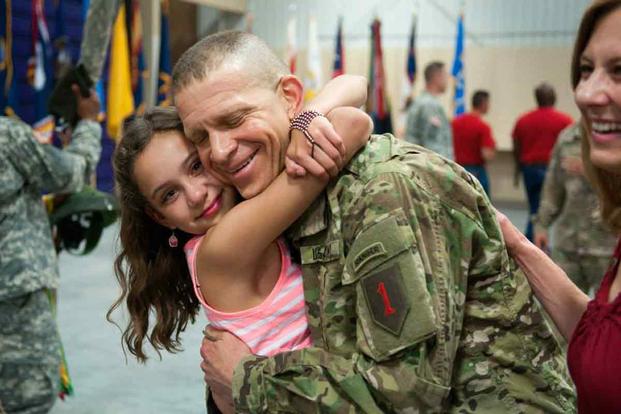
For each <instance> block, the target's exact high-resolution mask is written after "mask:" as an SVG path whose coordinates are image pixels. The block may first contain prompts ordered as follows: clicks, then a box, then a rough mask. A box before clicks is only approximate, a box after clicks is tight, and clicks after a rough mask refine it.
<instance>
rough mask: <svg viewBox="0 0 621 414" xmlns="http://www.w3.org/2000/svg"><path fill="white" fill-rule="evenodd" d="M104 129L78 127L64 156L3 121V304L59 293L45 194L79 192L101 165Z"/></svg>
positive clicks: (0, 293)
mask: <svg viewBox="0 0 621 414" xmlns="http://www.w3.org/2000/svg"><path fill="white" fill-rule="evenodd" d="M100 138H101V127H100V126H99V124H97V123H96V122H93V121H80V122H79V123H78V125H77V126H76V129H75V131H74V132H73V139H72V142H71V144H69V145H68V146H67V147H66V148H65V150H64V151H61V150H59V149H57V148H54V147H53V146H51V145H43V144H39V143H38V142H37V141H36V140H35V138H34V137H33V131H32V129H31V128H30V127H29V126H28V125H26V124H23V123H21V122H19V121H16V120H14V119H10V118H5V117H0V300H6V299H8V298H12V297H16V296H20V295H23V294H25V293H28V292H33V291H35V290H37V289H40V288H43V287H49V288H56V287H58V267H57V262H56V251H55V249H54V245H53V243H52V235H51V232H50V224H49V220H48V217H47V213H46V211H45V207H44V205H43V202H42V201H41V194H42V191H44V190H45V191H49V192H72V191H77V190H79V189H80V188H81V187H82V185H83V184H84V183H85V179H86V177H88V176H90V174H91V172H92V171H93V169H94V167H95V166H96V164H97V161H98V159H99V153H100V150H101V146H100Z"/></svg>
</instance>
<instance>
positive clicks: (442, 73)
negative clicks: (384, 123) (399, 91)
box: [405, 62, 454, 160]
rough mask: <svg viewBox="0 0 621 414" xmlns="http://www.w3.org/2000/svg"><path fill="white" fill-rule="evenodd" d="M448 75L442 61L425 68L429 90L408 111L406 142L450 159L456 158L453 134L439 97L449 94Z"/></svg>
mask: <svg viewBox="0 0 621 414" xmlns="http://www.w3.org/2000/svg"><path fill="white" fill-rule="evenodd" d="M447 84H448V73H447V72H446V69H445V67H444V63H442V62H431V63H430V64H428V65H427V67H425V90H424V91H423V92H422V93H421V94H420V95H419V96H417V97H416V99H414V103H413V104H412V105H411V106H410V108H409V110H408V115H407V120H406V126H405V139H406V141H408V142H411V143H413V144H418V145H422V146H423V147H425V148H429V149H430V150H432V151H435V152H437V153H438V154H440V155H442V156H443V157H445V158H448V159H449V160H452V159H454V155H453V134H452V132H451V124H450V123H449V120H448V118H447V117H446V113H445V112H444V108H442V104H441V103H440V101H439V100H438V96H440V95H442V94H443V93H444V92H446V85H447Z"/></svg>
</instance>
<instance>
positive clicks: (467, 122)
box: [451, 90, 496, 196]
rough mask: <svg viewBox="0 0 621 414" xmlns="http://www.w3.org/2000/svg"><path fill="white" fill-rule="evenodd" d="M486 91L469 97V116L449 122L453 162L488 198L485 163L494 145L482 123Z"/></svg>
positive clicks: (491, 154)
mask: <svg viewBox="0 0 621 414" xmlns="http://www.w3.org/2000/svg"><path fill="white" fill-rule="evenodd" d="M489 103H490V96H489V92H488V91H484V90H478V91H476V92H475V93H474V94H473V95H472V112H470V113H467V114H463V115H460V116H458V117H456V118H455V119H453V122H452V123H451V126H452V128H453V144H454V148H455V161H457V163H458V164H460V165H461V166H462V167H464V168H465V169H466V171H468V172H469V173H470V174H472V175H474V176H475V177H476V178H477V180H479V182H480V183H481V186H483V189H484V190H485V192H486V193H487V195H488V196H489V195H490V188H489V177H488V175H487V170H486V169H485V163H486V162H487V161H491V160H492V159H493V158H494V156H495V155H496V142H495V141H494V136H493V135H492V129H491V128H490V126H489V125H488V124H487V122H485V121H484V120H483V116H484V115H486V114H487V112H488V111H489Z"/></svg>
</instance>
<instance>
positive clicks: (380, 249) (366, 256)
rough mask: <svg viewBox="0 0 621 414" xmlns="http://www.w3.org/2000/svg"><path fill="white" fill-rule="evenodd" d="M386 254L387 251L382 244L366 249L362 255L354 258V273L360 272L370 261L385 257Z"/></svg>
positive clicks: (372, 245)
mask: <svg viewBox="0 0 621 414" xmlns="http://www.w3.org/2000/svg"><path fill="white" fill-rule="evenodd" d="M385 254H386V249H385V248H384V245H383V244H382V242H375V243H372V244H370V245H369V246H367V247H365V248H364V249H363V250H362V251H361V252H360V253H358V254H357V255H356V257H354V271H356V272H357V271H358V269H360V268H361V267H362V265H364V264H365V263H366V262H368V261H369V260H371V259H373V258H374V257H378V256H383V255H385Z"/></svg>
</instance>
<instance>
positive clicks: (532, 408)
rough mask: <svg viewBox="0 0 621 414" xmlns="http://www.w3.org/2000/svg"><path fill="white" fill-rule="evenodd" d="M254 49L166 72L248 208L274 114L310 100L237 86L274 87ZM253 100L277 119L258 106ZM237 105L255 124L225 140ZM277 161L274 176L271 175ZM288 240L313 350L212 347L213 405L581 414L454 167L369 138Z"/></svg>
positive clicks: (492, 229)
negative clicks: (268, 353) (260, 81)
mask: <svg viewBox="0 0 621 414" xmlns="http://www.w3.org/2000/svg"><path fill="white" fill-rule="evenodd" d="M257 42H260V41H259V40H257V39H256V37H254V36H252V35H250V34H243V33H239V32H229V33H223V34H217V35H212V36H208V37H207V38H205V39H203V40H201V41H200V42H199V43H198V44H197V45H195V46H194V47H193V48H191V49H189V50H188V51H187V52H186V54H185V55H184V56H183V57H182V58H181V59H180V60H179V63H178V64H177V67H176V68H175V70H174V73H173V82H174V88H175V99H176V104H177V106H178V109H179V112H180V115H181V118H182V119H183V120H184V121H185V122H187V124H186V125H185V127H186V129H188V131H189V132H190V134H189V137H190V138H191V139H194V140H195V142H196V143H197V145H198V150H199V153H200V154H201V158H202V159H203V162H206V163H207V164H208V165H210V167H211V169H212V171H213V172H214V173H217V174H219V175H221V176H222V177H223V179H227V180H229V181H230V182H231V183H232V184H233V185H235V186H236V187H237V188H238V190H239V191H240V193H241V194H242V196H246V197H249V196H254V195H256V193H257V191H258V192H260V191H261V190H263V189H264V188H265V185H266V184H265V181H262V180H264V178H265V177H264V175H262V174H263V173H264V172H265V171H272V167H274V165H277V166H279V167H280V169H282V167H283V165H282V155H283V152H284V148H286V143H287V139H288V138H287V134H286V131H287V124H286V123H287V116H286V115H285V116H284V117H283V116H281V115H279V114H281V113H286V114H289V116H291V114H292V112H291V111H292V109H291V108H297V109H299V108H300V106H301V104H300V101H301V96H302V91H301V86H300V84H299V83H298V84H297V85H298V88H299V89H300V90H298V91H297V92H295V93H294V92H292V90H293V89H294V88H295V87H294V86H292V85H294V84H295V82H292V81H291V77H290V75H289V76H287V75H286V73H285V74H281V75H280V76H282V77H281V78H280V81H278V82H274V83H269V84H270V85H273V84H278V87H277V88H276V90H274V89H273V88H269V89H268V88H265V89H263V90H259V91H257V90H256V89H252V88H250V91H249V92H246V91H245V90H242V89H237V88H239V86H236V85H237V83H235V82H238V81H239V79H244V78H249V77H250V78H251V79H257V78H259V76H260V75H266V76H267V75H268V74H267V72H268V70H269V69H268V68H267V67H266V66H269V65H267V64H262V65H261V66H260V67H259V68H257V66H253V64H252V63H244V60H243V59H244V56H245V55H241V54H239V53H241V52H238V54H237V55H235V52H236V51H239V50H252V51H253V55H252V56H253V59H255V58H257V55H258V54H264V53H266V52H265V51H264V50H263V49H262V48H263V46H261V47H260V46H258V45H257ZM222 44H224V45H226V48H225V50H226V52H225V53H224V54H223V53H222V47H221V46H222ZM248 44H250V45H251V46H246V45H248ZM244 47H247V49H244ZM265 48H266V47H265ZM210 56H211V57H214V59H215V62H218V63H214V61H209V59H210ZM269 58H270V59H277V58H276V57H273V58H271V57H269ZM227 59H228V61H229V62H234V64H233V65H229V64H227ZM261 59H263V60H262V63H265V62H266V59H268V57H266V56H261ZM240 62H241V63H240ZM199 65H203V66H204V67H205V68H206V70H205V77H203V78H200V76H201V75H200V74H199V73H200V71H197V70H196V68H197V67H200V66H199ZM263 67H265V71H266V73H261V74H259V73H254V72H252V71H251V72H250V75H249V74H248V73H246V72H245V71H248V70H252V69H250V68H254V69H255V70H262V69H261V68H263ZM192 68H193V69H194V70H192ZM207 68H209V69H210V70H212V71H211V72H209V71H208V69H207ZM266 82H267V81H266ZM270 82H271V79H270ZM268 91H269V92H268ZM246 93H248V94H254V95H252V96H255V97H261V98H260V99H261V101H262V102H266V101H269V100H270V99H272V100H273V99H276V102H280V103H279V104H278V105H282V107H280V108H276V107H274V108H272V107H270V110H266V109H265V108H264V107H263V106H262V105H264V104H263V103H257V104H256V107H254V106H252V105H250V103H249V102H248V101H247V98H248V97H247V96H246ZM268 93H269V94H273V96H272V98H270V97H268V96H267V94H268ZM202 96H205V97H206V99H203V100H202V99H199V98H200V97H202ZM296 97H297V98H296ZM279 98H281V99H280V100H279ZM212 100H213V101H212ZM214 102H217V105H215V104H214ZM272 102H273V101H272ZM239 103H243V104H244V105H246V107H244V108H245V109H244V111H246V112H245V113H246V115H244V116H243V117H242V119H241V120H239V119H238V118H235V119H236V121H235V124H234V125H231V124H229V123H227V122H228V121H226V120H227V119H228V117H229V116H230V115H227V114H228V113H229V111H236V109H235V108H238V107H239ZM203 105H204V106H203ZM248 105H250V107H247V106H248ZM274 105H276V104H274ZM212 111H213V112H212ZM270 117H272V118H270ZM248 118H249V119H250V120H247V119H248ZM217 119H223V120H224V121H216V120H217ZM268 121H269V122H271V123H272V124H271V125H266V123H267V122H268ZM219 122H224V123H225V124H226V125H224V124H223V125H221V124H220V123H219ZM283 123H284V125H283ZM201 128H204V129H201ZM273 131H284V133H283V132H280V133H278V135H274V134H275V133H274V132H273ZM207 136H208V138H206V137H207ZM260 136H267V137H268V138H266V139H264V140H263V141H260V138H256V137H260ZM259 142H260V143H259ZM248 146H251V147H252V148H253V151H254V150H255V149H256V152H255V153H254V155H252V158H251V160H250V161H246V162H245V163H243V164H242V165H250V166H251V167H250V169H249V170H247V171H250V172H247V171H246V172H244V170H243V169H242V170H241V171H242V172H241V173H238V170H239V169H234V166H235V165H239V163H240V156H239V155H238V152H239V151H242V150H244V151H245V150H246V149H247V147H248ZM270 151H273V152H275V153H276V155H277V157H276V158H274V159H275V160H276V161H274V164H272V165H270V164H269V163H266V162H265V161H264V160H265V159H266V155H265V154H266V153H268V154H269V153H270ZM279 152H280V157H278V154H279ZM204 157H207V158H204ZM245 157H247V155H244V159H245ZM253 163H255V165H253ZM244 168H245V167H244ZM273 171H274V173H278V172H279V169H278V168H275V169H273ZM248 174H253V176H252V177H250V178H249V177H248ZM273 178H274V177H273V176H271V179H273ZM267 184H269V181H268V182H267ZM288 236H289V239H290V240H291V241H292V243H293V245H294V247H295V248H296V249H297V250H298V251H299V253H300V256H299V258H300V262H301V265H302V271H303V275H304V294H305V300H306V305H307V314H308V322H309V327H310V329H311V333H312V338H313V346H312V347H310V348H306V349H301V350H296V351H291V352H284V353H281V354H278V355H276V356H274V357H258V356H254V355H247V354H248V352H249V351H248V350H247V347H246V345H245V344H243V343H242V342H241V341H240V340H238V339H237V338H236V337H234V336H233V335H230V334H227V333H220V335H219V338H220V340H217V341H213V340H212V339H213V338H212V336H213V332H210V331H207V335H206V339H205V340H204V341H203V346H202V349H201V354H202V355H203V357H204V358H206V360H205V361H204V363H203V365H202V367H203V370H204V371H205V373H206V380H207V381H208V382H209V383H210V385H211V386H212V387H213V390H214V394H218V396H219V398H220V397H221V396H222V395H225V396H226V393H227V392H228V393H229V394H231V393H232V397H233V400H234V404H235V411H237V412H243V413H259V412H260V413H272V412H295V413H315V412H334V413H353V412H366V413H386V412H402V413H418V412H431V413H440V412H443V413H444V412H455V413H458V412H459V413H474V412H476V413H505V412H506V413H544V412H547V413H572V412H575V396H574V391H573V388H572V386H571V383H570V380H569V376H568V374H567V371H566V366H565V356H564V354H563V352H562V350H561V349H560V347H559V346H558V344H557V342H556V341H555V339H554V337H553V335H552V333H551V330H550V328H549V326H548V325H547V323H546V322H545V320H544V318H543V316H542V311H541V308H540V307H539V305H538V304H537V303H536V302H535V300H534V297H533V295H532V292H531V290H530V287H529V285H528V282H527V280H526V279H525V277H524V274H523V273H522V272H521V271H520V270H519V269H518V268H517V266H516V265H515V263H514V262H513V261H512V260H511V259H510V258H509V257H508V254H507V251H506V248H505V245H504V242H503V239H502V235H501V233H500V230H499V227H498V223H497V222H496V219H495V214H494V209H493V207H492V206H491V205H490V202H489V199H488V198H487V197H486V196H485V193H484V191H483V190H482V188H481V186H480V184H478V183H477V182H476V181H475V180H473V179H472V176H471V175H470V174H468V173H467V172H465V171H464V170H463V169H462V168H461V167H459V166H458V165H456V164H454V163H453V162H450V161H447V160H446V159H445V158H441V157H439V156H438V155H437V154H435V153H433V152H431V151H429V150H427V149H424V148H422V147H419V146H415V145H411V144H408V143H406V142H403V141H400V140H397V139H395V138H394V137H393V136H391V135H389V134H387V135H375V136H372V137H371V140H370V142H369V144H368V145H367V146H366V148H364V149H363V150H362V151H361V152H359V153H358V154H357V155H356V156H355V157H354V158H353V159H352V161H351V162H350V163H349V164H348V165H347V166H345V167H344V169H343V170H342V172H341V173H340V175H339V176H338V177H337V179H335V180H333V182H332V183H331V184H330V185H329V186H328V188H327V190H326V191H325V192H324V193H323V195H321V196H320V197H319V198H318V199H317V201H316V202H315V204H314V205H313V206H312V207H311V208H310V209H309V210H308V211H307V212H306V213H305V214H304V216H303V217H302V218H301V219H300V220H299V221H298V222H297V223H296V224H295V225H294V226H293V227H292V228H291V229H290V232H289V234H288ZM210 338H212V339H210ZM243 355H246V356H245V357H241V356H243ZM229 398H230V395H229ZM220 401H221V399H220Z"/></svg>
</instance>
